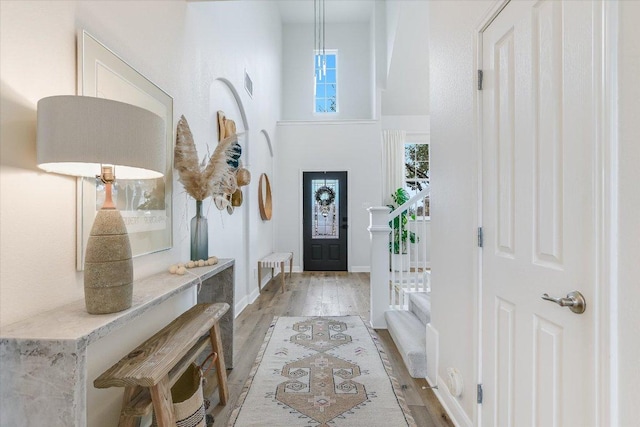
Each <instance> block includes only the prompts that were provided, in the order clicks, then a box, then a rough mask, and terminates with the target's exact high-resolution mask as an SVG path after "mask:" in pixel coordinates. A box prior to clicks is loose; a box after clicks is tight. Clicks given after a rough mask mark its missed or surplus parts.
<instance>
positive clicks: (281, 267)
mask: <svg viewBox="0 0 640 427" xmlns="http://www.w3.org/2000/svg"><path fill="white" fill-rule="evenodd" d="M286 274H287V273H285V271H284V261H282V262H281V263H280V275H281V276H282V293H284V287H285V284H284V276H285V275H286Z"/></svg>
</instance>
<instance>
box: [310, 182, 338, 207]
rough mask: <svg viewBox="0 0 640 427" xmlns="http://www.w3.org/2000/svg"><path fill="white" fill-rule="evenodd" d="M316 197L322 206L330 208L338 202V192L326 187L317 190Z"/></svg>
mask: <svg viewBox="0 0 640 427" xmlns="http://www.w3.org/2000/svg"><path fill="white" fill-rule="evenodd" d="M315 197H316V202H317V203H318V204H319V205H320V206H329V205H331V204H332V203H333V202H334V201H335V200H336V192H335V191H333V189H332V188H330V187H327V186H326V185H325V186H322V187H320V188H318V189H317V190H316V195H315Z"/></svg>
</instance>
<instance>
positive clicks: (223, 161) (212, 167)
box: [173, 116, 238, 200]
mask: <svg viewBox="0 0 640 427" xmlns="http://www.w3.org/2000/svg"><path fill="white" fill-rule="evenodd" d="M237 140H238V137H237V136H236V135H231V136H229V137H227V138H224V139H223V140H222V141H220V142H219V143H218V145H217V146H216V148H215V150H214V151H213V154H212V155H211V157H209V159H208V161H207V159H206V158H205V159H204V160H203V165H202V166H201V165H200V163H199V161H198V151H197V149H196V145H195V143H194V142H193V134H192V133H191V129H189V123H187V119H185V117H184V116H181V117H180V120H179V121H178V127H177V137H176V147H175V150H174V161H173V164H174V166H175V168H176V169H177V170H178V176H179V179H178V181H180V182H181V183H182V185H184V189H185V190H186V192H187V193H189V195H190V196H191V197H193V198H194V199H196V200H204V199H206V198H207V197H209V196H211V195H214V194H219V193H220V192H221V188H222V187H223V186H224V183H226V182H228V181H229V180H230V179H233V178H235V177H234V172H233V169H231V167H230V166H229V164H228V163H227V161H229V160H231V159H232V155H233V150H232V147H233V144H234V143H235V142H236V141H237ZM203 166H204V168H203Z"/></svg>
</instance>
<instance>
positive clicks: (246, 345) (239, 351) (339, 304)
mask: <svg viewBox="0 0 640 427" xmlns="http://www.w3.org/2000/svg"><path fill="white" fill-rule="evenodd" d="M256 286H257V284H256ZM346 315H359V316H363V317H365V318H368V317H369V274H368V273H345V272H336V273H334V272H306V273H294V274H293V276H292V279H291V281H289V280H288V276H287V290H286V292H285V293H281V292H280V276H276V277H275V279H272V280H271V281H270V282H269V284H268V285H267V286H266V287H265V288H263V290H262V294H261V295H260V297H259V298H258V299H257V300H256V302H254V303H253V304H251V305H250V306H248V307H247V308H245V309H244V311H243V312H242V313H241V314H240V316H238V318H236V323H235V333H236V336H235V367H234V369H233V370H230V371H228V374H229V377H228V381H229V394H230V399H229V402H228V404H227V405H226V406H224V407H223V406H217V407H216V408H215V409H213V411H212V412H213V414H214V415H215V424H214V426H215V427H218V426H226V425H227V421H228V419H229V415H230V413H231V411H232V410H233V408H234V407H235V405H236V402H237V400H238V396H239V395H240V392H241V391H242V387H243V385H244V383H245V381H246V379H247V377H248V376H249V371H250V370H251V366H252V365H253V363H254V361H255V358H256V356H257V354H258V350H259V349H260V346H261V345H262V342H263V340H264V337H265V334H266V332H267V328H268V327H269V324H270V323H271V320H272V319H273V317H274V316H346ZM378 334H379V336H380V338H381V341H382V343H383V345H384V346H385V349H386V351H387V355H388V357H389V361H390V362H391V365H392V367H393V372H394V375H395V376H396V378H397V379H398V381H399V382H400V384H401V385H402V388H403V389H404V393H405V397H406V400H407V403H408V404H409V408H410V409H411V413H412V415H413V417H414V419H415V420H416V423H417V424H418V426H419V427H432V426H433V427H441V426H453V424H452V423H451V421H450V420H449V417H448V416H447V415H446V413H445V412H444V410H443V409H442V406H441V405H440V403H439V402H438V400H437V398H436V397H435V395H434V394H433V392H432V391H431V389H429V388H427V387H428V384H427V382H426V381H425V380H424V379H414V378H411V377H410V376H409V373H408V372H407V370H406V368H405V367H404V364H403V362H402V358H401V356H400V354H399V353H398V350H397V349H396V347H395V345H394V343H393V341H392V339H391V337H390V336H389V333H388V332H387V331H386V330H380V331H378ZM211 403H212V405H217V403H218V401H217V392H216V393H213V394H212V395H211ZM264 427H284V426H264ZM372 427H373V426H372ZM389 427H394V426H389Z"/></svg>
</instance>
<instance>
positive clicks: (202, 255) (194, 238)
mask: <svg viewBox="0 0 640 427" xmlns="http://www.w3.org/2000/svg"><path fill="white" fill-rule="evenodd" d="M208 258H209V226H208V225H207V218H206V217H205V216H204V215H202V200H196V216H194V217H193V218H191V260H192V261H198V260H200V259H203V260H207V259H208Z"/></svg>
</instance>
